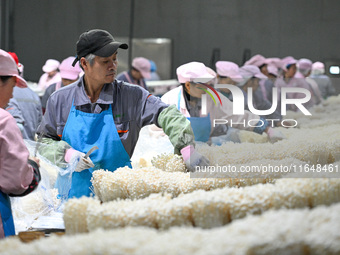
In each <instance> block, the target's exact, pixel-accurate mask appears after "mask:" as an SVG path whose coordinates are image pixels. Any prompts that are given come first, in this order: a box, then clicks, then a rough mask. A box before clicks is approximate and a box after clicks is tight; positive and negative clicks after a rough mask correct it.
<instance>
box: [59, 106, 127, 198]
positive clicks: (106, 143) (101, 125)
mask: <svg viewBox="0 0 340 255" xmlns="http://www.w3.org/2000/svg"><path fill="white" fill-rule="evenodd" d="M62 140H64V141H65V142H67V143H68V144H70V145H71V146H72V148H74V149H75V150H78V151H81V152H84V153H86V152H87V151H89V150H90V149H91V148H92V147H93V146H95V145H97V146H98V148H99V149H98V150H95V151H94V152H93V153H92V154H91V156H90V157H91V160H92V162H93V164H94V167H93V168H90V169H86V170H84V171H82V172H73V174H72V184H71V189H70V191H69V194H68V198H71V197H77V198H79V197H81V196H83V195H84V196H90V195H91V194H92V191H91V190H90V187H91V177H92V173H93V171H95V170H98V169H104V170H109V171H112V172H113V171H115V170H116V169H117V168H119V167H124V166H128V167H130V168H132V166H131V160H130V156H129V155H128V153H127V152H126V150H125V148H124V146H123V144H122V142H121V140H120V137H119V135H118V132H117V128H116V125H115V123H114V120H113V114H112V106H111V105H110V107H109V109H108V110H106V111H102V112H101V113H86V112H82V111H79V110H76V108H75V106H74V105H73V102H72V107H71V111H70V114H69V116H68V119H67V122H66V124H65V128H64V131H63V135H62ZM59 176H60V175H59ZM59 176H58V178H59Z"/></svg>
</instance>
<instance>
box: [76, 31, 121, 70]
mask: <svg viewBox="0 0 340 255" xmlns="http://www.w3.org/2000/svg"><path fill="white" fill-rule="evenodd" d="M118 48H121V49H124V50H126V49H127V48H128V45H127V44H126V43H120V42H117V41H115V39H114V38H113V36H112V35H111V34H110V33H109V32H107V31H105V30H102V29H92V30H89V31H86V32H84V33H82V34H81V35H80V36H79V40H78V42H77V56H76V59H75V60H74V61H73V63H72V66H74V65H75V64H76V63H77V61H79V60H80V59H81V58H82V57H85V56H86V55H88V54H90V53H92V54H94V55H96V56H99V57H109V56H111V55H112V54H113V53H115V52H116V51H117V50H118Z"/></svg>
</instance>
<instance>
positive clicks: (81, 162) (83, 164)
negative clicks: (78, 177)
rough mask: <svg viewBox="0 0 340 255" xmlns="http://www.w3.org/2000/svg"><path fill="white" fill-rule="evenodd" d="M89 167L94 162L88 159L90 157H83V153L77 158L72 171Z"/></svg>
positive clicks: (79, 170)
mask: <svg viewBox="0 0 340 255" xmlns="http://www.w3.org/2000/svg"><path fill="white" fill-rule="evenodd" d="M91 167H94V164H93V162H92V160H91V159H90V157H87V158H85V155H84V156H82V157H80V158H79V162H78V164H77V165H76V168H75V169H74V171H76V172H81V171H83V170H85V169H89V168H91Z"/></svg>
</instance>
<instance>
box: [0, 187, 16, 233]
mask: <svg viewBox="0 0 340 255" xmlns="http://www.w3.org/2000/svg"><path fill="white" fill-rule="evenodd" d="M0 214H1V219H2V226H3V229H4V233H5V237H7V236H14V235H15V229H14V221H13V216H12V209H11V201H10V200H9V196H8V195H7V194H5V193H3V192H1V191H0Z"/></svg>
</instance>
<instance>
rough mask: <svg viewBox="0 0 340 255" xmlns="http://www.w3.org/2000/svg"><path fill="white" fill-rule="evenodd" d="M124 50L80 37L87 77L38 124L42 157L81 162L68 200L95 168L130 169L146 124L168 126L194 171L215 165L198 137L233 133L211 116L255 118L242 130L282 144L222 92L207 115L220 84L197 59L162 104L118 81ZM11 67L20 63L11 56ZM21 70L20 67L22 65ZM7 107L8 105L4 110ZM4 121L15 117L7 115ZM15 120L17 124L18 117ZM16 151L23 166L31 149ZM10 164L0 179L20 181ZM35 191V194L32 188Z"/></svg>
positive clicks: (98, 33)
mask: <svg viewBox="0 0 340 255" xmlns="http://www.w3.org/2000/svg"><path fill="white" fill-rule="evenodd" d="M119 48H120V49H127V48H128V45H127V44H125V43H120V42H117V41H115V40H114V38H113V37H112V35H111V34H110V33H109V32H107V31H105V30H101V29H94V30H90V31H86V32H84V33H82V34H81V35H80V37H79V40H78V41H77V43H76V53H77V56H76V58H75V59H74V61H73V63H72V66H75V65H76V64H77V63H78V62H79V66H80V68H81V69H82V71H83V73H84V74H83V76H82V77H81V79H77V80H76V81H75V82H73V83H72V84H70V85H67V86H64V87H61V88H59V89H58V90H56V91H55V92H54V93H52V94H51V95H50V96H49V99H48V101H47V104H46V112H45V114H44V115H43V118H42V121H41V124H40V126H39V127H38V130H37V133H38V135H40V136H42V137H43V139H42V142H44V143H45V144H46V146H44V147H41V149H40V151H39V152H40V154H41V155H43V156H45V157H46V158H48V159H49V160H51V162H54V163H55V164H57V165H58V164H60V165H64V163H65V162H67V163H69V164H73V163H74V162H76V164H77V165H76V168H75V172H73V173H71V174H72V184H71V189H70V191H69V193H68V197H80V196H83V195H85V196H89V195H90V194H91V190H90V186H91V181H90V180H91V177H92V173H93V171H95V170H97V169H107V170H109V171H114V170H116V169H117V168H119V167H124V166H129V167H131V160H130V158H131V156H132V154H133V151H134V148H135V146H136V143H137V140H138V137H139V131H140V130H141V128H142V127H144V126H146V125H151V124H153V125H155V126H156V127H157V128H161V129H162V131H163V132H164V133H165V134H166V135H167V136H168V137H169V139H170V141H171V142H172V144H173V146H174V149H175V151H174V152H175V153H177V154H181V155H182V156H183V159H184V161H185V163H186V165H187V167H188V169H189V170H194V169H195V167H196V166H206V165H209V161H208V160H207V159H206V158H205V157H204V156H202V155H201V154H199V153H198V152H197V151H196V150H195V140H198V141H207V139H208V140H209V139H211V138H213V137H217V138H221V137H223V138H224V137H225V136H228V138H227V139H226V140H228V139H229V137H232V136H233V135H232V134H233V133H235V131H234V130H233V129H231V128H230V127H229V126H228V125H220V126H219V127H218V128H213V127H212V118H213V117H214V118H219V119H233V118H236V119H235V122H236V123H241V122H242V119H243V120H245V119H252V120H255V121H258V123H261V125H258V126H257V127H253V126H246V127H237V128H241V129H247V130H250V131H254V132H257V133H260V134H261V133H263V132H266V133H267V134H268V136H269V138H270V140H271V141H277V140H280V139H283V135H282V134H281V133H280V132H279V131H277V130H276V129H275V128H272V127H271V126H270V125H269V124H268V122H267V121H266V120H265V119H264V118H261V117H260V116H258V115H254V114H252V113H251V112H248V111H246V112H245V114H244V115H243V116H234V115H233V114H232V113H231V112H230V109H231V107H232V103H231V101H230V100H229V99H228V98H227V97H225V96H224V95H223V94H221V93H218V95H219V98H220V99H221V105H220V106H216V105H215V104H214V102H213V99H212V98H210V97H207V108H208V111H207V112H208V113H209V114H208V115H206V116H202V114H201V112H200V111H201V108H202V106H201V105H200V102H201V100H200V98H201V95H202V91H204V89H206V87H209V86H211V85H212V86H214V85H215V83H216V82H215V80H216V77H217V76H216V74H215V73H214V72H213V71H212V70H211V69H208V68H207V67H206V66H205V65H204V64H202V63H198V62H191V63H187V64H184V65H182V66H180V67H179V68H177V78H178V80H179V82H180V83H181V86H180V87H178V88H176V89H174V90H173V91H170V92H169V93H168V94H166V95H164V96H163V98H162V99H160V98H158V97H155V96H153V95H152V94H150V93H149V92H148V91H147V90H146V89H144V88H142V87H141V86H135V85H131V84H129V83H128V82H124V81H121V80H118V79H116V75H117V65H118V61H117V50H118V49H119ZM3 54H4V55H5V56H6V61H7V62H5V61H4V64H1V65H9V66H11V65H12V63H10V64H9V63H8V59H7V55H6V54H7V53H6V54H5V53H3ZM12 62H13V63H14V64H15V62H14V60H13V59H12ZM12 66H13V65H12ZM250 66H251V68H249V70H246V71H247V72H246V75H244V76H242V81H243V82H244V83H247V82H249V81H251V80H252V78H253V77H258V76H259V75H260V73H259V72H258V70H257V69H256V68H254V67H253V66H252V65H250ZM15 67H16V68H17V66H16V65H15ZM11 68H12V69H13V67H11ZM12 69H11V72H9V73H7V74H5V73H0V75H1V76H9V77H14V78H15V79H14V78H13V81H12V80H11V81H12V82H8V81H7V80H4V81H3V82H2V83H1V88H2V89H4V91H5V90H6V89H7V90H8V91H7V90H6V91H7V94H6V95H9V94H10V93H11V92H12V91H11V89H12V88H13V85H14V84H15V83H16V82H17V83H18V81H22V80H23V79H22V78H20V77H19V75H18V70H16V72H14V70H12ZM4 70H5V69H4ZM255 70H256V71H255ZM231 78H232V77H231ZM260 78H261V77H260ZM202 79H203V80H202ZM202 83H204V84H202ZM18 84H19V83H18ZM1 95H2V93H1ZM167 98H168V99H167ZM6 104H7V102H5V103H4V106H5V105H6ZM222 106H223V107H222ZM2 112H3V111H1V113H2ZM6 116H7V117H8V116H9V115H8V113H7V115H6ZM9 119H10V118H9ZM9 121H11V122H12V123H13V119H10V120H9ZM202 127H204V128H202ZM18 130H19V129H18V127H17V131H18ZM7 136H10V134H9V133H5V134H3V137H1V141H0V142H1V144H0V146H3V145H4V144H5V141H6V139H7V140H10V139H8V137H7ZM20 138H21V136H20V137H19V136H18V134H16V139H17V140H20ZM10 145H11V143H10V144H9V146H8V147H7V148H5V150H1V152H2V153H3V152H4V153H5V154H6V153H10V152H11V148H10ZM16 146H17V147H20V151H22V152H23V153H24V156H23V157H21V161H23V160H26V161H27V159H28V151H27V148H26V147H25V145H24V144H23V141H22V138H21V140H20V142H17V144H16ZM94 146H97V147H98V149H97V150H95V151H93V152H92V154H91V156H90V158H86V157H85V153H87V152H89V151H91V149H92V148H93V147H94ZM14 154H15V153H14ZM12 156H13V155H12ZM2 160H4V162H5V160H6V159H3V157H1V161H2ZM6 162H7V161H6ZM2 165H3V164H2V163H1V166H2ZM5 165H6V168H4V169H3V168H1V169H0V174H1V172H3V173H4V175H5V176H6V178H7V179H5V180H9V179H8V178H10V179H11V178H17V177H18V176H17V175H16V174H19V173H16V174H13V173H11V172H10V171H9V170H11V169H12V172H13V169H17V167H18V166H17V165H13V164H10V163H8V164H5ZM26 165H27V162H26ZM27 169H28V170H27ZM27 171H30V173H33V169H32V168H29V166H26V172H27ZM14 172H15V171H14ZM11 175H13V176H11ZM8 176H10V177H8ZM30 177H32V174H31V175H30ZM19 179H20V180H21V185H22V186H21V190H20V189H19V191H18V190H17V191H15V192H16V193H19V194H20V191H22V189H24V190H27V189H28V187H27V183H23V182H22V180H23V178H22V177H20V178H19ZM28 179H30V180H31V179H32V178H27V180H28ZM36 179H38V178H36ZM1 180H2V179H1ZM27 180H26V182H27ZM19 182H20V181H19ZM36 183H37V180H36V181H35V184H36ZM57 183H58V184H59V185H62V183H63V179H62V178H61V176H60V175H59V176H58V180H57ZM5 186H6V183H5V185H4V184H2V183H0V191H1V192H2V193H1V194H5V195H4V199H3V200H2V202H1V205H5V208H7V214H6V213H4V214H3V212H2V211H0V213H1V215H10V213H8V208H10V205H9V204H8V194H11V193H14V192H12V191H9V190H8V189H6V188H4V187H5ZM31 186H32V189H34V185H31ZM31 186H29V187H31ZM6 201H7V202H6ZM2 208H3V206H2ZM2 222H4V221H2ZM5 232H6V231H5Z"/></svg>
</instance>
